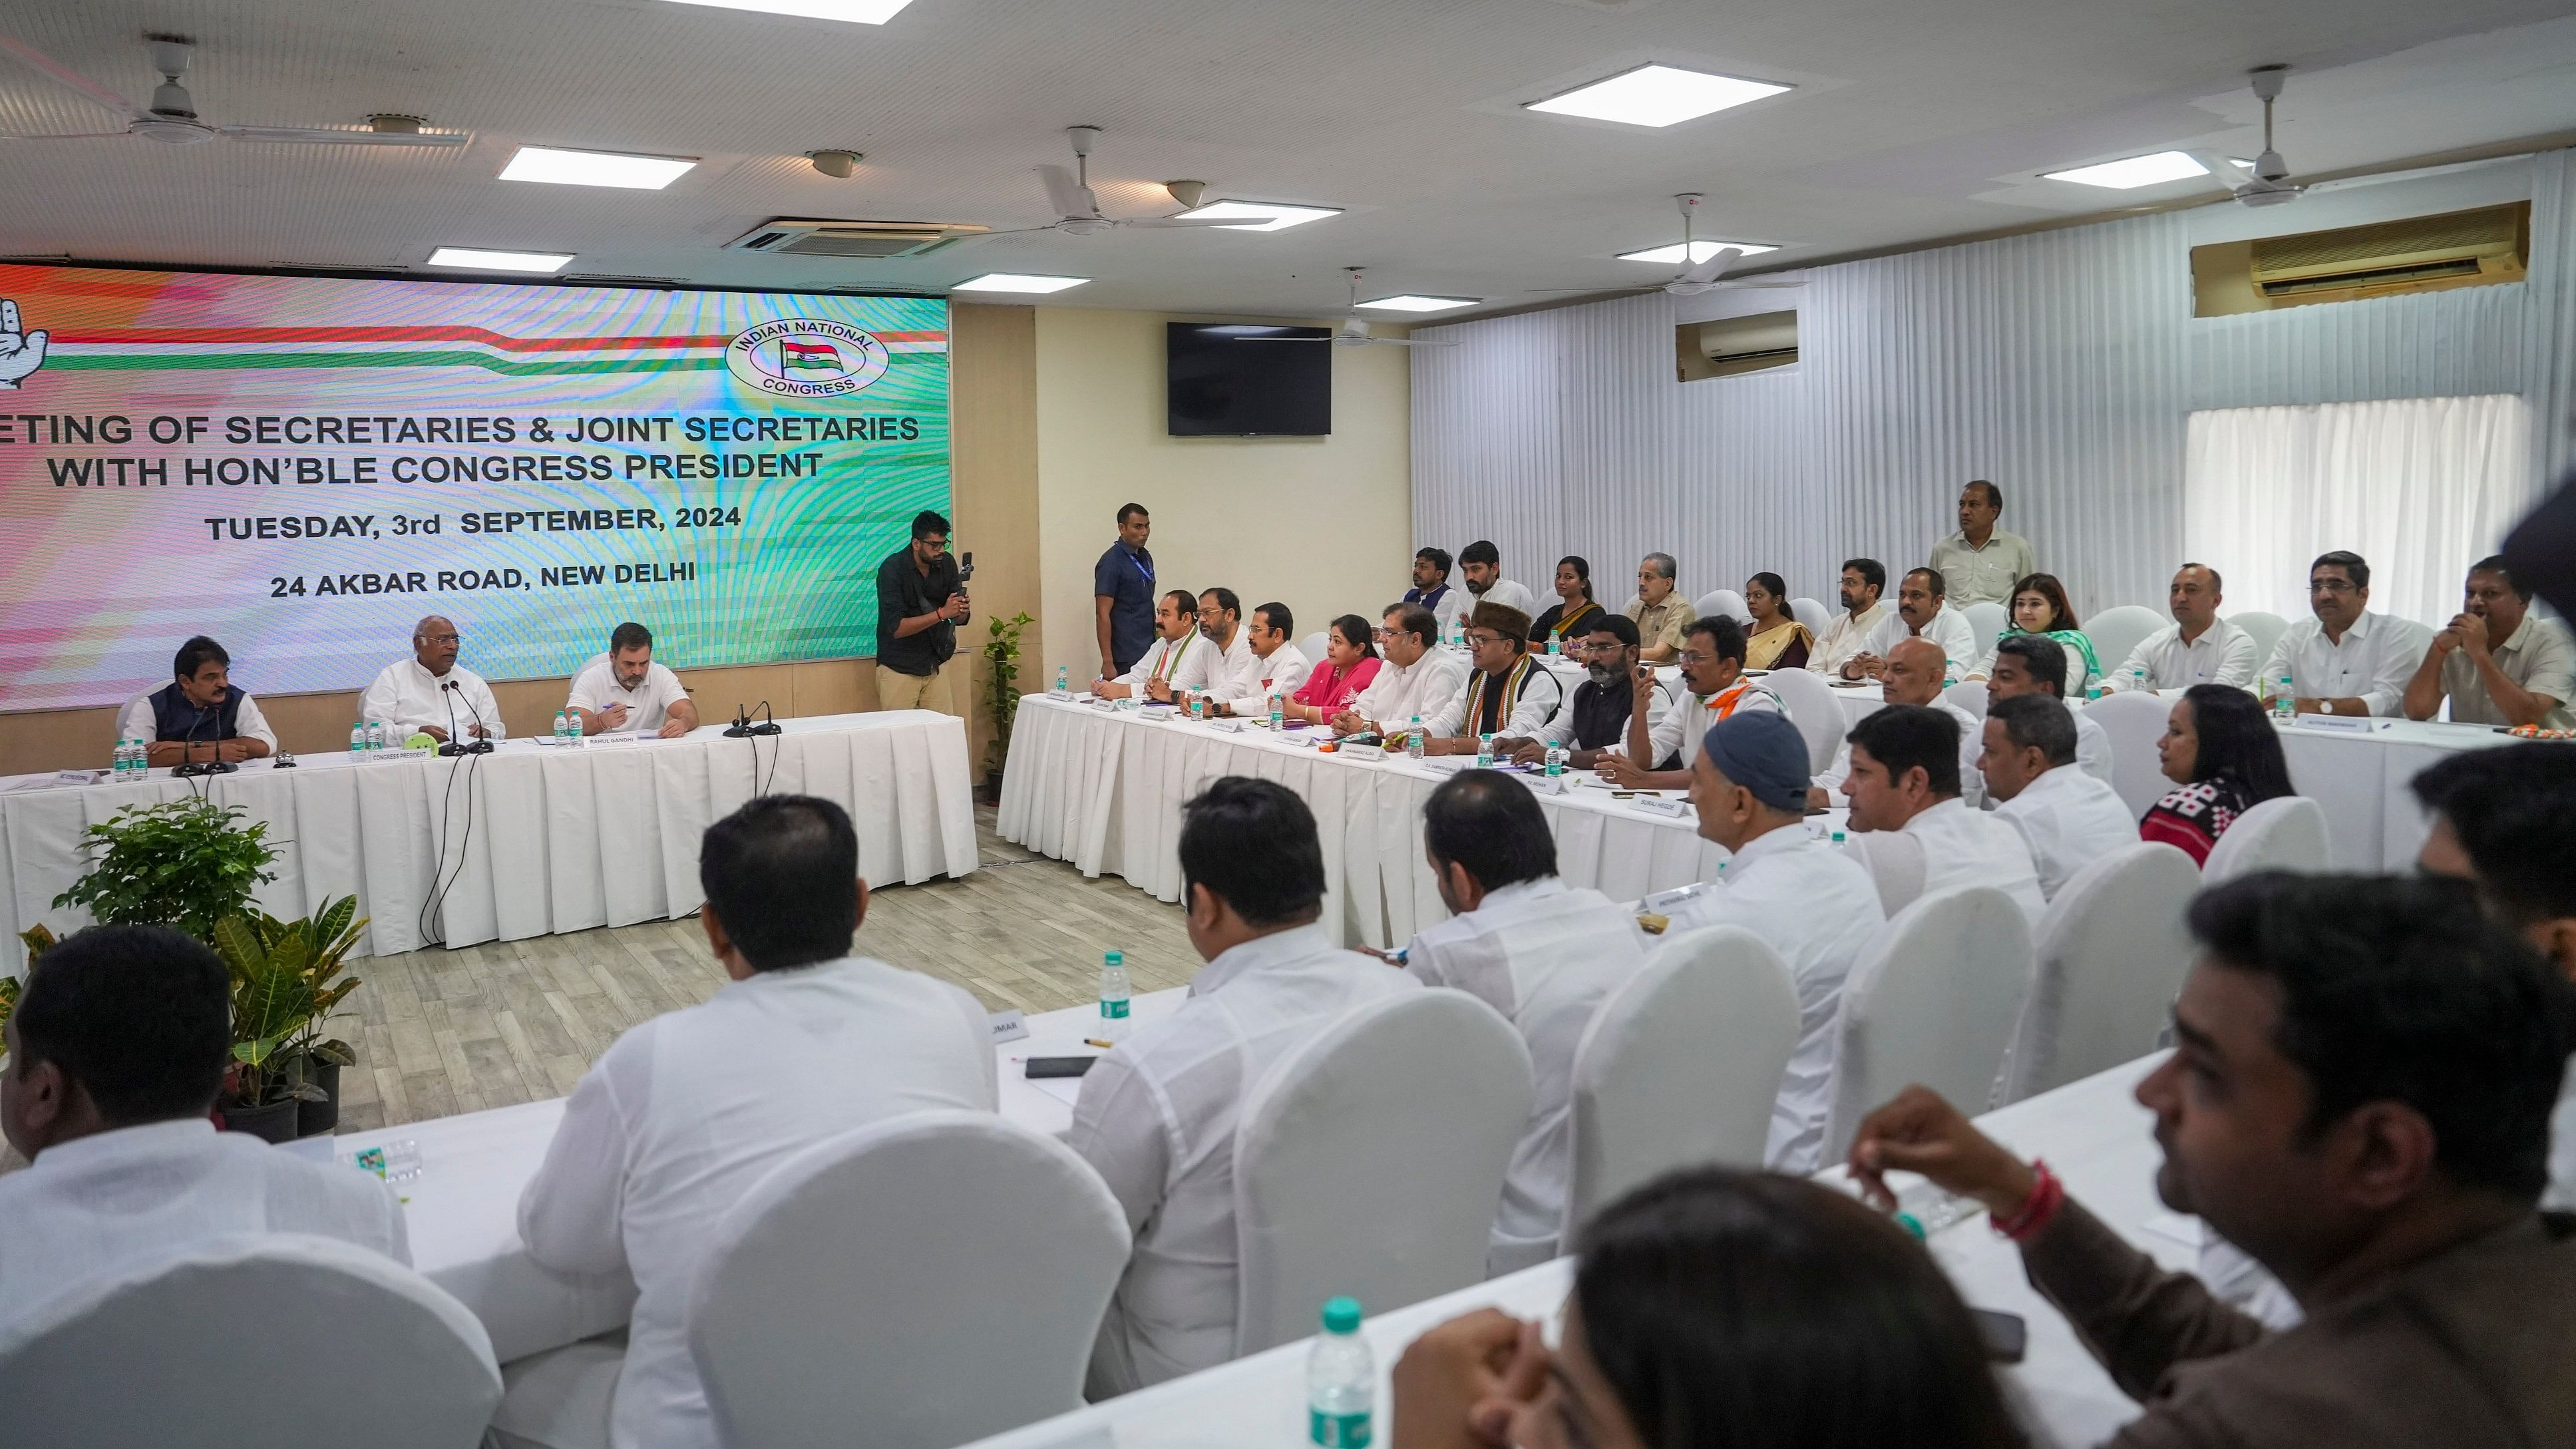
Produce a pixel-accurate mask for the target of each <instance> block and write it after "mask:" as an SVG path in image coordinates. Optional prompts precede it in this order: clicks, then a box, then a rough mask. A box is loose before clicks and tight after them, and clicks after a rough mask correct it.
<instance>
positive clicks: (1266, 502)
mask: <svg viewBox="0 0 2576 1449" xmlns="http://www.w3.org/2000/svg"><path fill="white" fill-rule="evenodd" d="M1170 320H1173V319H1171V318H1168V317H1166V316H1164V315H1163V314H1161V313H1155V312H1096V311H1087V310H1081V309H1075V308H1063V307H1042V308H1039V309H1038V312H1037V422H1038V432H1037V444H1038V447H1037V453H1038V533H1039V536H1040V537H1041V538H1042V539H1043V543H1042V544H1041V546H1040V550H1039V554H1040V560H1041V566H1042V568H1043V570H1044V573H1045V610H1044V613H1043V614H1042V615H1041V619H1042V622H1043V623H1044V625H1045V638H1044V651H1045V652H1044V655H1043V658H1044V667H1043V668H1042V669H1040V670H1035V671H1032V672H1031V675H1030V678H1031V681H1032V684H1033V686H1035V685H1038V684H1042V683H1052V682H1053V681H1054V677H1055V667H1056V666H1057V665H1058V664H1063V665H1066V666H1069V667H1070V669H1071V671H1072V676H1073V679H1074V680H1075V682H1076V683H1077V684H1079V683H1081V682H1083V681H1086V680H1088V679H1089V678H1090V677H1091V675H1092V674H1093V673H1095V672H1096V671H1097V670H1098V669H1099V667H1100V660H1099V647H1098V645H1097V644H1096V643H1095V642H1094V633H1093V627H1092V620H1093V614H1092V603H1091V567H1092V565H1093V564H1094V563H1095V562H1097V561H1098V559H1099V557H1100V551H1101V550H1102V549H1104V548H1107V547H1108V546H1109V545H1110V543H1111V542H1112V541H1113V540H1114V538H1115V537H1116V535H1117V512H1118V507H1119V505H1121V504H1123V503H1130V502H1133V503H1141V504H1143V505H1145V507H1146V509H1147V510H1148V511H1149V512H1151V513H1152V514H1153V518H1154V538H1153V542H1152V543H1151V544H1150V545H1149V547H1151V548H1152V550H1153V553H1154V564H1155V574H1156V580H1157V582H1158V583H1159V584H1160V585H1161V586H1162V587H1164V588H1166V589H1169V588H1189V589H1204V588H1208V587H1211V586H1213V585H1218V584H1222V585H1224V586H1225V587H1227V588H1230V589H1233V590H1234V591H1235V592H1236V593H1237V594H1240V595H1242V597H1243V606H1244V608H1246V609H1247V610H1248V609H1250V608H1252V607H1253V606H1254V605H1256V604H1261V603H1267V602H1270V601H1273V600H1276V601H1277V602H1279V603H1283V604H1286V605H1287V606H1288V607H1289V609H1290V610H1291V611H1293V612H1294V613H1295V614H1296V616H1297V633H1298V635H1299V636H1300V637H1303V636H1304V635H1306V634H1309V633H1313V632H1315V631H1316V630H1319V629H1321V628H1323V627H1324V623H1325V621H1326V620H1327V619H1329V618H1330V617H1332V616H1333V615H1335V614H1360V615H1362V616H1373V615H1374V614H1375V613H1376V611H1377V610H1378V609H1379V608H1381V607H1382V606H1384V605H1385V604H1386V603H1387V602H1388V601H1389V600H1392V599H1394V598H1396V597H1397V596H1398V595H1400V594H1401V593H1403V591H1404V587H1405V584H1406V582H1407V576H1408V570H1409V569H1410V566H1411V560H1412V556H1413V543H1412V537H1413V515H1412V509H1413V498H1412V489H1411V477H1412V472H1411V456H1412V438H1411V431H1410V430H1411V402H1410V395H1411V387H1410V382H1411V372H1410V368H1409V366H1408V364H1407V363H1406V360H1405V353H1406V351H1407V349H1405V348H1401V347H1352V348H1342V347H1336V348H1333V349H1331V351H1332V356H1333V432H1332V435H1331V436H1330V437H1324V438H1175V437H1170V436H1168V435H1166V434H1165V432H1164V431H1163V427H1164V408H1163V324H1164V323H1165V322H1166V321H1170ZM981 577H982V576H981V574H980V573H979V574H978V579H979V581H980V579H981Z"/></svg>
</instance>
